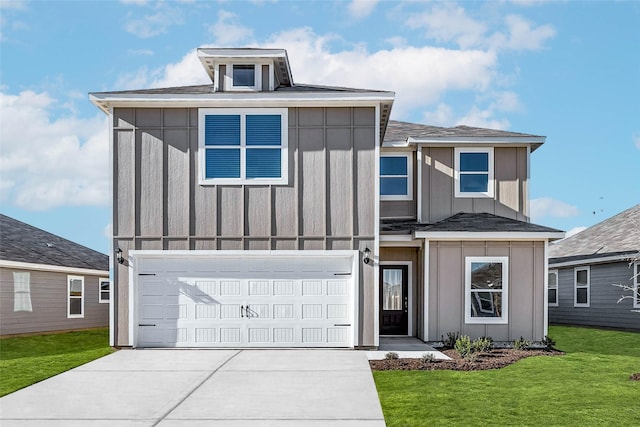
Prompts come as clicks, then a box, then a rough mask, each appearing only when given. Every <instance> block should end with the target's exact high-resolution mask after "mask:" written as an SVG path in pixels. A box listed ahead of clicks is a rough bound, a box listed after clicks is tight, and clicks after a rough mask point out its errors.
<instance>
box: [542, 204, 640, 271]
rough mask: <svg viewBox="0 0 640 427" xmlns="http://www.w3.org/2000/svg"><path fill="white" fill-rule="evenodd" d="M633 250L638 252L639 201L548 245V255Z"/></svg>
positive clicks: (593, 255) (594, 255) (594, 254)
mask: <svg viewBox="0 0 640 427" xmlns="http://www.w3.org/2000/svg"><path fill="white" fill-rule="evenodd" d="M637 251H640V204H638V205H635V206H634V207H632V208H629V209H627V210H625V211H623V212H620V213H619V214H617V215H615V216H612V217H611V218H609V219H606V220H604V221H602V222H599V223H598V224H596V225H593V226H591V227H589V228H587V229H586V230H583V231H581V232H580V233H577V234H574V235H573V236H571V237H568V238H566V239H564V240H560V241H558V242H556V243H554V244H552V245H550V246H549V256H550V257H552V258H567V257H571V258H572V259H579V258H597V257H598V256H604V255H607V254H609V255H619V254H624V253H632V252H637ZM555 261H559V260H555Z"/></svg>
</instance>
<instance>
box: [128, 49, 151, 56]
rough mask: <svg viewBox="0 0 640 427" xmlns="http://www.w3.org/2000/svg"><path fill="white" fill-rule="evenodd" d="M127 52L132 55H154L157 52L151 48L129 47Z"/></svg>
mask: <svg viewBox="0 0 640 427" xmlns="http://www.w3.org/2000/svg"><path fill="white" fill-rule="evenodd" d="M127 53H128V54H129V55H132V56H153V55H154V54H155V52H154V51H152V50H151V49H127Z"/></svg>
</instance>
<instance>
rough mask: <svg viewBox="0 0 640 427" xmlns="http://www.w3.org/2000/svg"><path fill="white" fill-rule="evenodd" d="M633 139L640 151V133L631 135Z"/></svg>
mask: <svg viewBox="0 0 640 427" xmlns="http://www.w3.org/2000/svg"><path fill="white" fill-rule="evenodd" d="M631 139H632V140H633V144H634V145H635V146H636V148H637V149H638V150H640V132H634V133H633V135H631Z"/></svg>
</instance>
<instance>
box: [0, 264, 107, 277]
mask: <svg viewBox="0 0 640 427" xmlns="http://www.w3.org/2000/svg"><path fill="white" fill-rule="evenodd" d="M0 268H15V269H17V270H32V271H50V272H52V273H66V274H82V275H86V276H104V275H109V271H108V270H91V269H88V268H77V267H64V266H61V265H48V264H32V263H30V262H20V261H7V260H0Z"/></svg>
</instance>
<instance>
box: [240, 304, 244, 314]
mask: <svg viewBox="0 0 640 427" xmlns="http://www.w3.org/2000/svg"><path fill="white" fill-rule="evenodd" d="M240 317H244V305H241V306H240Z"/></svg>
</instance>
